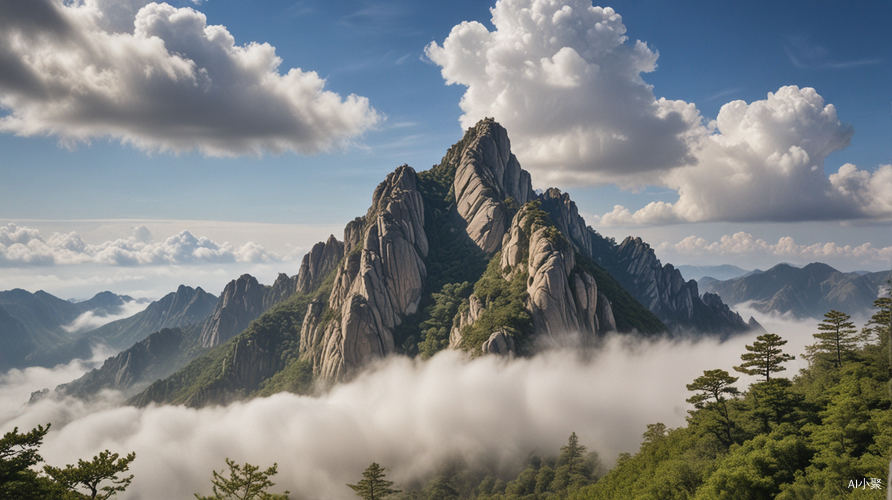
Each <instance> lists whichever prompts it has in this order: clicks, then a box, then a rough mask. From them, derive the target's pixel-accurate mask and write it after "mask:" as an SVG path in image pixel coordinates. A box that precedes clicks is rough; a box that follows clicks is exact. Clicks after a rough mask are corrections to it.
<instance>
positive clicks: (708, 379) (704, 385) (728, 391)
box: [687, 369, 740, 446]
mask: <svg viewBox="0 0 892 500" xmlns="http://www.w3.org/2000/svg"><path fill="white" fill-rule="evenodd" d="M737 378H738V377H732V376H731V375H730V374H729V373H728V372H726V371H725V370H721V369H719V370H706V371H704V372H703V375H702V376H700V377H697V378H696V379H695V380H694V383H693V384H688V385H687V388H688V390H689V391H698V392H697V394H695V395H693V396H691V397H690V398H688V399H687V402H688V403H691V404H692V405H694V407H695V408H697V409H698V410H703V409H713V408H714V409H715V411H716V412H717V413H718V418H719V422H720V426H719V427H720V432H719V433H717V432H714V431H713V433H714V434H716V437H718V438H719V439H720V440H721V441H722V442H723V443H724V444H725V445H726V446H730V445H731V443H732V442H733V441H734V439H733V436H732V434H731V433H732V430H733V428H734V422H733V421H732V420H731V415H730V413H729V412H728V405H727V404H726V400H725V395H728V396H731V398H732V399H733V398H736V397H737V396H738V395H739V394H740V391H738V390H737V388H736V387H734V386H733V385H732V384H734V382H737ZM692 413H693V412H692Z"/></svg>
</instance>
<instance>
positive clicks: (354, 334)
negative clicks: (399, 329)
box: [301, 165, 428, 381]
mask: <svg viewBox="0 0 892 500" xmlns="http://www.w3.org/2000/svg"><path fill="white" fill-rule="evenodd" d="M360 228H361V229H360ZM358 235H361V239H358V238H357V236H358ZM344 237H345V241H346V243H347V245H346V246H347V247H349V253H348V255H347V257H346V258H345V259H343V261H342V262H341V265H340V266H339V267H338V270H337V274H336V276H335V281H334V286H333V287H332V291H331V295H330V296H329V300H328V310H327V311H323V309H324V308H323V307H321V304H319V305H316V306H314V305H312V304H311V306H310V307H309V308H308V310H307V315H306V317H305V318H304V325H303V328H302V330H303V331H302V337H304V338H306V339H307V340H306V342H303V340H302V342H301V351H302V353H307V355H308V356H310V357H311V358H312V359H313V363H314V373H316V374H317V375H318V376H319V377H321V378H322V379H323V380H328V381H333V380H338V379H342V378H344V377H346V376H348V375H349V374H350V373H351V372H352V371H353V370H355V369H356V368H359V367H360V366H362V365H364V364H366V363H367V362H368V361H370V360H371V359H374V358H377V357H382V356H386V355H387V354H390V353H392V352H393V351H394V343H393V328H394V327H396V326H397V325H399V324H400V323H401V321H402V319H403V318H404V317H405V316H406V315H409V314H412V313H414V312H415V311H416V310H417V308H418V303H419V301H420V300H421V292H422V287H423V284H424V279H425V277H426V276H427V269H426V267H425V265H424V257H425V256H427V253H428V243H427V236H426V234H425V231H424V206H423V202H422V199H421V193H419V192H418V188H417V178H416V175H415V171H414V170H413V169H412V168H410V167H408V166H405V165H404V166H402V167H399V168H397V169H396V171H394V172H393V173H391V174H390V175H388V176H387V179H386V180H385V181H384V182H382V183H381V184H380V185H378V187H377V188H376V189H375V193H374V196H373V198H372V206H371V207H370V208H369V211H368V213H367V214H366V215H365V217H363V218H361V219H358V220H357V221H354V222H352V223H351V224H348V226H347V228H346V229H345V235H344ZM360 241H361V244H360V243H359V242H360ZM320 329H321V330H322V331H321V333H320ZM317 339H318V343H317Z"/></svg>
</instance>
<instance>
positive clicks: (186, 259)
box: [0, 224, 300, 267]
mask: <svg viewBox="0 0 892 500" xmlns="http://www.w3.org/2000/svg"><path fill="white" fill-rule="evenodd" d="M299 252H300V249H295V250H294V251H292V252H289V253H288V254H285V255H281V254H278V253H276V252H271V251H268V250H266V249H265V248H264V247H262V246H260V245H258V244H256V243H253V242H248V243H245V244H244V245H242V246H239V247H236V246H233V245H231V244H229V243H225V242H224V243H217V242H214V241H212V240H210V239H209V238H206V237H203V236H202V237H196V236H194V235H193V234H192V233H190V232H189V231H181V232H180V233H179V234H176V235H174V236H171V237H169V238H167V239H166V240H164V241H163V242H155V241H154V240H153V237H152V234H151V232H149V230H148V229H147V228H146V227H145V226H137V227H135V228H133V234H132V236H130V237H128V238H119V239H116V240H112V241H105V242H103V243H100V244H97V245H90V244H87V243H86V242H85V241H84V240H83V239H82V238H81V236H80V235H79V234H78V233H76V232H70V233H66V234H62V233H53V234H52V236H50V237H48V238H44V237H43V236H42V235H41V234H40V231H38V230H37V229H33V228H29V227H27V226H18V225H16V224H7V225H5V226H0V267H25V266H52V265H71V264H101V265H111V266H144V265H169V264H175V265H176V264H202V263H232V262H241V263H266V262H280V261H290V260H293V259H294V258H295V257H296V256H297V255H298V253H299Z"/></svg>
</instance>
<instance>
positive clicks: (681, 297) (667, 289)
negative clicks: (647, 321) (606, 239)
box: [617, 236, 696, 322]
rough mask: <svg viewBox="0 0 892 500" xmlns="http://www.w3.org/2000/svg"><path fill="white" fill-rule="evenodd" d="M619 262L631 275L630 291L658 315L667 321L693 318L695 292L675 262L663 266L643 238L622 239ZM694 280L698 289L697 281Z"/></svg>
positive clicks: (618, 255)
mask: <svg viewBox="0 0 892 500" xmlns="http://www.w3.org/2000/svg"><path fill="white" fill-rule="evenodd" d="M617 261H618V263H619V264H620V266H622V267H623V268H624V270H625V271H626V272H627V273H628V275H629V276H630V277H631V278H632V284H633V287H632V290H629V291H630V292H631V293H632V294H633V295H634V296H635V298H637V299H638V301H639V302H641V303H642V304H643V305H644V307H647V308H648V309H649V310H650V311H651V312H653V313H654V314H656V315H657V317H658V318H660V319H661V320H663V321H664V322H665V321H667V320H670V319H676V320H677V319H682V320H690V319H691V318H692V317H693V315H694V302H693V294H691V289H690V287H688V286H687V283H685V281H684V278H682V276H681V273H680V272H679V271H678V270H676V269H675V268H674V267H672V264H667V265H666V266H663V265H662V264H661V263H660V260H659V259H657V256H656V254H655V253H654V251H653V249H652V248H651V247H650V245H648V244H647V243H645V242H643V241H642V240H641V238H632V237H631V236H630V237H628V238H626V239H625V240H623V242H622V243H621V244H620V245H619V248H617ZM691 283H692V286H693V287H694V289H695V290H696V282H693V281H692V282H691Z"/></svg>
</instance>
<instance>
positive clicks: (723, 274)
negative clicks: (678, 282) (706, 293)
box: [676, 264, 752, 282]
mask: <svg viewBox="0 0 892 500" xmlns="http://www.w3.org/2000/svg"><path fill="white" fill-rule="evenodd" d="M676 269H678V270H679V271H680V272H681V274H682V276H684V277H685V279H689V280H697V281H698V282H699V281H700V279H702V278H705V277H710V278H713V279H716V280H729V279H731V278H737V277H740V276H743V275H744V274H748V273H751V272H752V271H747V270H746V269H741V268H739V267H737V266H732V265H731V264H722V265H719V266H678V267H676Z"/></svg>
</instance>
